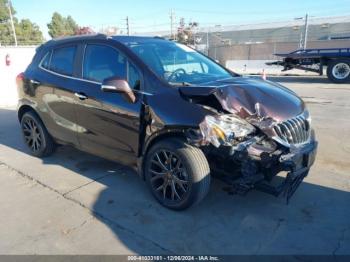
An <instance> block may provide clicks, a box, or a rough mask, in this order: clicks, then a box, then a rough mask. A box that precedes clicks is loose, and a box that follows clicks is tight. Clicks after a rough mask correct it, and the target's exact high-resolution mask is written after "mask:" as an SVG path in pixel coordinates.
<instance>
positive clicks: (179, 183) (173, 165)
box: [144, 138, 210, 210]
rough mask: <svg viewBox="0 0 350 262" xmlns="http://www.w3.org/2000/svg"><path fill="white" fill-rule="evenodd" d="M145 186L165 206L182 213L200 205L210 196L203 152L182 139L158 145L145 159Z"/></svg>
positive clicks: (207, 169)
mask: <svg viewBox="0 0 350 262" xmlns="http://www.w3.org/2000/svg"><path fill="white" fill-rule="evenodd" d="M144 172H145V178H146V182H147V184H148V186H149V188H150V190H151V192H152V194H153V195H154V197H155V198H156V199H157V200H158V202H159V203H161V204H162V205H163V206H165V207H167V208H170V209H175V210H182V209H186V208H188V207H190V206H192V205H194V204H196V203H199V202H200V201H201V200H202V199H203V198H204V197H205V196H206V195H207V193H208V191H209V186H210V170H209V165H208V161H207V159H206V157H205V156H204V154H203V152H202V151H201V150H200V149H199V148H196V147H193V146H190V145H187V144H186V143H185V142H184V141H182V140H181V139H175V138H171V139H167V140H162V141H160V142H158V143H157V144H155V145H154V146H153V147H152V148H151V149H150V151H149V152H148V154H147V156H146V164H145V170H144Z"/></svg>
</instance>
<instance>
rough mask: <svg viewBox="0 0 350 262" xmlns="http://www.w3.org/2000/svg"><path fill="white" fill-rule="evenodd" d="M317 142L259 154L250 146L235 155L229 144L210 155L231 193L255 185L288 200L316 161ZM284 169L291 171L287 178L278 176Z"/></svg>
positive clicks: (248, 188)
mask: <svg viewBox="0 0 350 262" xmlns="http://www.w3.org/2000/svg"><path fill="white" fill-rule="evenodd" d="M317 146H318V143H317V141H315V140H311V141H310V142H309V143H307V144H305V145H303V146H300V147H295V148H291V149H288V150H287V149H285V150H281V149H277V150H276V151H274V152H273V153H269V154H267V153H265V152H263V153H261V154H260V155H258V156H257V155H254V156H252V155H251V154H250V153H249V152H250V150H249V146H247V147H246V148H243V149H240V151H235V152H234V153H233V154H231V155H230V154H229V153H228V152H229V151H230V150H229V148H228V149H227V150H226V152H225V149H223V150H221V151H216V152H215V154H214V157H213V155H212V157H210V156H209V159H211V160H212V161H213V162H212V163H213V164H214V165H211V168H212V170H213V171H214V172H213V173H216V174H217V177H218V178H220V179H222V180H224V181H225V182H226V183H227V184H228V185H229V187H227V188H226V189H227V191H229V193H231V194H241V195H242V194H246V193H247V192H248V191H250V190H252V189H255V190H259V191H263V192H265V193H268V194H272V195H274V196H276V197H277V196H280V195H283V196H284V197H285V198H286V200H287V203H288V202H289V200H290V198H291V197H292V195H293V194H294V192H295V191H296V189H297V188H298V186H299V185H300V184H301V182H302V181H303V179H304V178H305V177H306V176H307V175H308V173H309V170H310V167H311V166H312V165H313V164H314V162H315V158H316V154H317ZM228 155H230V156H229V157H228ZM220 157H221V158H220ZM218 162H219V163H218ZM220 163H221V168H220V165H219V164H220ZM237 166H238V168H237ZM230 168H231V169H230ZM234 170H235V171H234ZM282 171H284V172H287V174H286V176H285V177H284V178H283V177H280V176H277V175H278V174H280V173H281V172H282ZM276 181H277V182H278V183H276ZM276 184H277V185H276Z"/></svg>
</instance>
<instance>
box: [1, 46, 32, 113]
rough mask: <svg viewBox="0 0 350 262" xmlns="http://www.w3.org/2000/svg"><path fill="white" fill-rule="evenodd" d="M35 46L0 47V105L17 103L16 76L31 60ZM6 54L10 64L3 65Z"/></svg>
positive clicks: (8, 105) (9, 105) (7, 105)
mask: <svg viewBox="0 0 350 262" xmlns="http://www.w3.org/2000/svg"><path fill="white" fill-rule="evenodd" d="M35 48H36V47H0V83H1V84H0V106H2V107H12V106H15V105H16V104H17V89H16V76H17V75H18V74H19V73H21V72H23V71H24V70H25V69H26V67H27V66H28V64H29V63H30V62H31V60H32V58H33V55H34V54H35ZM6 54H9V55H10V59H11V65H10V66H6V65H5V57H6Z"/></svg>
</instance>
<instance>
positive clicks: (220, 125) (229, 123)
mask: <svg viewBox="0 0 350 262" xmlns="http://www.w3.org/2000/svg"><path fill="white" fill-rule="evenodd" d="M199 128H200V130H201V133H202V135H203V137H204V141H205V142H209V143H211V144H213V145H214V146H216V147H219V146H220V145H232V142H233V140H235V139H237V138H243V137H245V136H247V135H249V134H251V133H253V132H254V131H255V128H254V127H253V126H252V125H251V124H249V123H248V122H246V121H245V120H243V119H240V118H238V117H237V116H235V115H218V116H211V115H208V116H206V117H205V119H204V121H203V122H202V123H200V124H199Z"/></svg>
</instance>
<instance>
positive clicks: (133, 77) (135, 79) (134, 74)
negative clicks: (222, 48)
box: [128, 63, 141, 90]
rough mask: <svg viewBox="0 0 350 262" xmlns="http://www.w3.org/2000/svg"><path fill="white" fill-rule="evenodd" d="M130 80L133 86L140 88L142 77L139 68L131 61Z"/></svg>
mask: <svg viewBox="0 0 350 262" xmlns="http://www.w3.org/2000/svg"><path fill="white" fill-rule="evenodd" d="M128 73H129V74H128V82H129V85H130V87H131V88H133V89H136V90H140V84H141V77H140V74H139V71H138V70H137V68H136V67H135V66H134V65H133V64H130V63H129V70H128Z"/></svg>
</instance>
